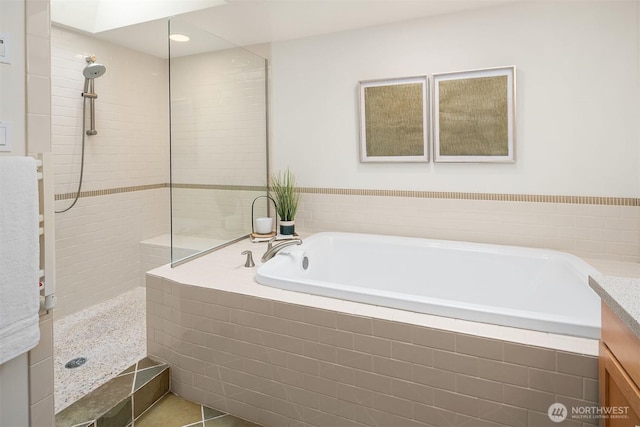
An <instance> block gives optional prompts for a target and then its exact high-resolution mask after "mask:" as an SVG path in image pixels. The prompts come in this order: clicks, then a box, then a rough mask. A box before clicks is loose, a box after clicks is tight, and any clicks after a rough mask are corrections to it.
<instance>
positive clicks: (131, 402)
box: [56, 357, 260, 427]
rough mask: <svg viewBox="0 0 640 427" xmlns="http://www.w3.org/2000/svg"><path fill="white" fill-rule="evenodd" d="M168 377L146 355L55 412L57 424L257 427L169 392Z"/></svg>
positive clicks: (59, 426)
mask: <svg viewBox="0 0 640 427" xmlns="http://www.w3.org/2000/svg"><path fill="white" fill-rule="evenodd" d="M169 376H170V375H169V367H168V366H167V365H166V364H164V363H160V362H156V361H154V360H152V359H149V358H147V357H145V358H143V359H141V360H140V361H138V362H137V363H135V364H133V365H131V366H130V367H128V368H127V369H125V370H124V371H122V372H120V374H118V375H117V376H116V377H115V378H113V379H111V380H110V381H108V382H107V383H105V384H103V385H101V386H100V387H98V388H97V389H96V390H94V391H92V392H91V393H89V394H87V395H86V396H84V397H82V398H81V399H79V400H78V401H76V402H75V403H73V404H72V405H70V406H69V407H67V408H65V409H64V410H62V411H61V412H59V413H58V414H56V427H128V426H131V427H183V426H188V427H260V426H259V425H258V424H254V423H250V422H248V421H245V420H242V419H240V418H236V417H234V416H231V415H228V414H225V413H223V412H220V411H217V410H215V409H211V408H208V407H206V406H202V405H200V404H197V403H193V402H190V401H187V400H184V399H182V398H181V397H179V396H177V395H175V394H173V393H171V392H169Z"/></svg>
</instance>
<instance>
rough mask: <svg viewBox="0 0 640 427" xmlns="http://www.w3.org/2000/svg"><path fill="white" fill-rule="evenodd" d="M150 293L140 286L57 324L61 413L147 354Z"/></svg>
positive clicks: (57, 395)
mask: <svg viewBox="0 0 640 427" xmlns="http://www.w3.org/2000/svg"><path fill="white" fill-rule="evenodd" d="M145 295H146V292H145V288H143V287H138V288H135V289H133V290H131V291H128V292H126V293H124V294H122V295H119V296H117V297H115V298H112V299H110V300H107V301H104V302H102V303H100V304H97V305H95V306H92V307H89V308H88V309H85V310H83V311H80V312H78V313H74V314H71V315H69V316H65V317H63V318H61V319H56V320H55V321H54V322H53V354H54V361H53V363H54V399H55V412H56V413H58V412H60V411H61V410H63V409H64V408H66V407H67V406H69V405H71V404H72V403H73V402H75V401H76V400H78V399H79V398H81V397H82V396H84V395H85V394H87V393H89V392H90V391H92V390H94V389H96V388H97V387H99V386H100V385H102V384H104V383H106V382H107V381H109V379H111V378H113V377H115V376H116V375H118V373H120V372H121V371H123V370H124V369H126V368H127V367H129V366H131V365H132V364H134V363H136V362H137V361H138V360H140V359H142V358H144V357H145V356H146V355H147V342H146V304H145ZM78 357H84V358H86V359H87V360H86V362H85V363H84V364H83V365H82V366H79V367H77V368H73V369H68V368H65V366H64V365H65V364H66V363H67V362H68V361H70V360H72V359H75V358H78Z"/></svg>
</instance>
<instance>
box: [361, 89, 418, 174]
mask: <svg viewBox="0 0 640 427" xmlns="http://www.w3.org/2000/svg"><path fill="white" fill-rule="evenodd" d="M428 96H429V79H428V78H427V76H416V77H404V78H394V79H385V80H366V81H361V82H360V83H359V98H360V103H359V105H360V161H361V162H428V161H429V145H428V141H429V137H428V135H429V126H428V118H429V112H428V108H429V102H428Z"/></svg>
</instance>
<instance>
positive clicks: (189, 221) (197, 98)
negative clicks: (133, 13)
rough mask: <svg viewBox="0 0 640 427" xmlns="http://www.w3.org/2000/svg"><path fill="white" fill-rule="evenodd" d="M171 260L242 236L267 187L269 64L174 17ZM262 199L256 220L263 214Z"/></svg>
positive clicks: (248, 230)
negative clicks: (177, 37) (178, 37)
mask: <svg viewBox="0 0 640 427" xmlns="http://www.w3.org/2000/svg"><path fill="white" fill-rule="evenodd" d="M169 32H170V34H181V35H184V36H187V37H189V41H187V42H178V41H173V40H170V42H169V88H170V96H171V114H170V125H171V132H170V134H171V261H172V264H175V263H176V262H177V261H179V260H181V259H184V258H186V257H190V256H193V255H195V254H198V253H202V252H208V251H209V250H211V249H212V248H215V247H218V246H221V245H224V244H226V243H228V242H232V241H234V240H236V239H238V238H241V237H244V236H247V235H248V234H249V233H251V231H252V221H253V220H252V218H251V215H252V202H253V201H254V200H255V199H256V197H258V196H264V195H265V194H266V185H267V176H268V171H267V94H266V93H267V92H266V87H267V61H266V60H265V58H262V57H260V56H258V55H256V54H254V53H252V52H249V51H247V50H245V49H243V48H240V47H237V46H234V45H232V44H230V43H229V42H227V41H225V40H222V39H220V38H219V37H217V36H215V35H213V34H211V33H208V32H206V31H204V30H202V29H200V28H198V27H196V26H195V25H193V24H191V23H189V22H187V21H184V20H181V18H173V19H171V20H170V22H169ZM264 200H265V199H264V198H261V199H258V201H257V202H256V203H255V206H254V208H255V210H254V216H255V217H258V216H266V213H267V209H268V207H267V204H266V203H265V202H264Z"/></svg>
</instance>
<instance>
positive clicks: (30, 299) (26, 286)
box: [0, 156, 40, 365]
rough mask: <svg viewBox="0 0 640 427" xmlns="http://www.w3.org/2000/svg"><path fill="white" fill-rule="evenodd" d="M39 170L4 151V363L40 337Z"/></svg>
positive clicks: (0, 173) (0, 241)
mask: <svg viewBox="0 0 640 427" xmlns="http://www.w3.org/2000/svg"><path fill="white" fill-rule="evenodd" d="M36 172H37V171H36V162H35V159H34V158H32V157H16V156H1V157H0V365H1V364H3V363H4V362H6V361H8V360H11V359H13V358H14V357H16V356H19V355H20V354H22V353H24V352H26V351H28V350H31V349H32V348H33V347H35V346H36V344H38V341H39V340H40V328H39V324H38V321H39V318H38V311H39V309H40V293H39V291H38V281H39V274H38V269H39V264H40V247H39V244H40V242H39V240H40V239H39V235H38V222H39V221H38V179H37V175H36Z"/></svg>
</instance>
